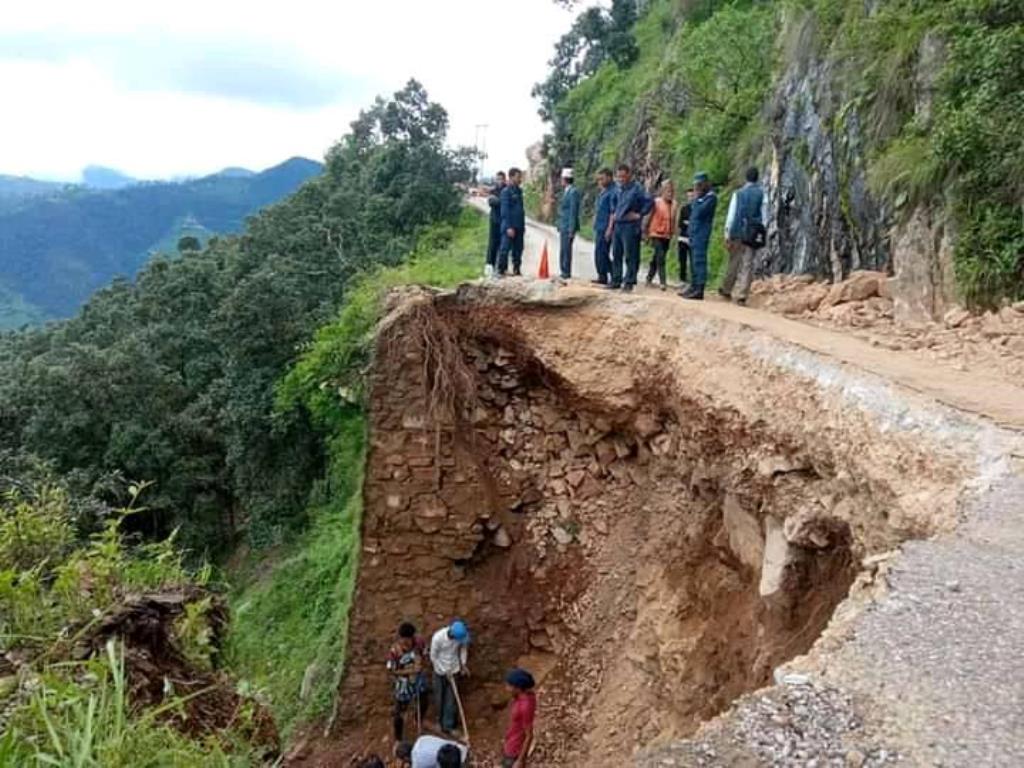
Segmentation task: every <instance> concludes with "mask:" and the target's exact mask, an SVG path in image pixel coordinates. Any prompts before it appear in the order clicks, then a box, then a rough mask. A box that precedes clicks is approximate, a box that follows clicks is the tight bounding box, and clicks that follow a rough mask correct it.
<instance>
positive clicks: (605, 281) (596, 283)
mask: <svg viewBox="0 0 1024 768" xmlns="http://www.w3.org/2000/svg"><path fill="white" fill-rule="evenodd" d="M590 284H591V285H603V286H607V285H608V281H607V280H600V279H598V280H591V281H590Z"/></svg>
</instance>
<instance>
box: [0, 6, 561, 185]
mask: <svg viewBox="0 0 1024 768" xmlns="http://www.w3.org/2000/svg"><path fill="white" fill-rule="evenodd" d="M4 5H5V7H4V10H3V14H2V15H0V104H3V110H2V117H0V173H4V174H14V175H25V176H33V177H36V178H44V179H54V180H62V181H76V180H78V179H79V177H80V173H81V169H82V168H83V167H85V166H86V165H104V166H109V167H112V168H116V169H118V170H120V171H122V172H124V173H127V174H128V175H130V176H134V177H136V178H144V179H157V178H171V177H175V176H188V175H199V174H204V173H211V172H214V171H217V170H220V169H221V168H224V167H228V166H243V167H246V168H251V169H253V170H260V169H263V168H266V167H269V166H271V165H274V164H276V163H279V162H281V161H283V160H285V159H287V158H289V157H292V156H295V155H302V156H305V157H311V158H313V159H322V158H323V155H324V153H325V152H326V150H327V149H328V148H329V147H330V146H331V144H333V143H334V142H335V141H337V140H338V139H339V138H340V137H341V136H342V135H343V134H344V133H346V132H347V130H348V125H349V122H350V121H351V120H352V119H353V118H354V117H355V116H356V115H357V114H358V112H359V110H360V108H362V107H365V106H367V105H368V104H370V103H371V102H372V101H373V99H374V97H375V96H376V95H378V94H383V95H388V94H391V93H393V92H394V91H396V90H398V89H400V88H401V87H402V86H403V85H404V84H405V82H406V81H407V80H408V79H409V78H410V77H415V78H416V79H418V80H419V81H420V82H422V83H423V84H424V86H425V87H426V88H427V91H428V92H429V94H430V96H431V98H432V99H433V100H435V101H438V102H440V103H441V104H442V105H443V106H444V107H445V108H446V109H447V110H448V113H449V117H450V120H451V131H450V141H451V143H453V144H467V145H474V144H476V143H477V141H478V137H479V141H480V143H481V144H483V143H486V150H487V153H488V155H489V157H488V160H487V161H486V162H485V164H484V168H485V171H487V170H493V169H495V168H498V167H507V166H509V165H514V164H522V163H525V149H526V147H527V146H528V145H530V144H532V143H533V142H535V141H537V140H538V139H539V138H540V137H541V136H542V135H543V132H544V126H543V124H542V123H541V121H540V118H539V117H538V116H537V105H536V103H535V102H534V100H533V99H532V97H531V96H530V89H531V87H532V86H533V84H534V83H535V82H537V81H538V80H542V79H543V78H544V77H545V75H546V69H547V61H548V59H550V57H551V54H552V51H553V46H554V44H555V41H556V40H557V39H558V38H559V37H560V36H561V35H562V34H563V33H564V32H565V31H567V30H568V28H569V26H570V24H571V23H572V15H571V13H570V12H569V11H566V10H564V9H562V8H561V7H559V6H557V5H556V4H555V3H554V2H552V0H433V1H431V0H360V1H359V2H354V1H353V0H335V1H334V2H330V3H328V2H323V0H288V2H263V1H262V0H247V1H246V2H239V1H238V0H202V1H200V0H175V2H169V0H145V1H144V2H140V1H139V0H132V1H131V2H123V1H122V0H89V1H88V2H82V0H32V2H12V3H5V4H4ZM480 125H487V126H488V127H487V128H486V129H483V128H480V129H478V128H477V126H480Z"/></svg>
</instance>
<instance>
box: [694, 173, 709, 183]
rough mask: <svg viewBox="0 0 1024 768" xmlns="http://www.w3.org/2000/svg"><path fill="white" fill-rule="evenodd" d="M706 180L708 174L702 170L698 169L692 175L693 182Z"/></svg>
mask: <svg viewBox="0 0 1024 768" xmlns="http://www.w3.org/2000/svg"><path fill="white" fill-rule="evenodd" d="M707 180H708V175H707V174H706V173H704V171H698V172H697V173H695V174H694V175H693V183H694V184H699V183H700V182H702V181H707Z"/></svg>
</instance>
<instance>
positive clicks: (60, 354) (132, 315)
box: [0, 81, 472, 552]
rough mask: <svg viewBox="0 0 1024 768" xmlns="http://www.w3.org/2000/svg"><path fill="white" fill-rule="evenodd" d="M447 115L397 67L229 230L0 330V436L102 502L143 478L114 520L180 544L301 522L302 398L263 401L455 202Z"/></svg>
mask: <svg viewBox="0 0 1024 768" xmlns="http://www.w3.org/2000/svg"><path fill="white" fill-rule="evenodd" d="M447 129H448V116H447V113H446V112H445V110H444V109H443V108H442V107H441V106H440V105H438V104H436V103H434V102H432V101H430V99H429V97H428V95H427V93H426V91H425V90H424V89H423V87H422V86H421V85H420V84H419V83H417V82H415V81H410V82H409V83H408V84H407V85H406V87H405V88H403V89H402V90H401V91H399V92H398V93H396V94H394V96H393V97H392V98H390V99H378V100H377V101H376V102H374V104H373V105H372V106H371V107H370V108H369V109H367V110H365V111H364V112H363V113H362V114H361V115H360V116H359V117H358V118H357V119H356V121H355V122H353V124H352V130H351V132H350V133H349V134H348V135H347V136H345V137H344V138H343V139H342V140H341V141H339V142H338V143H337V144H336V145H335V146H334V147H333V148H332V149H331V150H330V152H329V153H328V156H327V165H326V170H325V172H324V174H323V175H321V176H318V177H315V178H313V179H312V180H310V181H308V182H307V183H306V184H304V185H303V186H302V187H301V188H300V189H299V190H298V191H297V192H296V193H295V194H293V195H292V196H291V197H289V198H287V199H286V200H284V201H282V202H280V203H278V204H276V205H272V206H270V207H268V208H265V209H263V210H262V211H261V212H260V213H259V214H258V215H257V216H255V217H253V218H252V219H250V220H249V222H248V223H247V226H246V230H245V232H244V233H243V234H242V235H241V236H239V237H222V238H215V239H213V240H211V241H210V242H209V243H208V244H207V246H206V248H204V249H201V250H192V249H191V248H188V249H184V250H188V253H189V258H187V259H168V258H157V259H155V260H153V261H151V262H150V263H149V264H148V265H146V266H145V267H144V268H143V270H142V271H141V272H140V274H139V276H138V278H137V280H136V281H135V282H134V283H130V282H128V281H125V280H119V281H115V282H114V283H113V284H111V285H110V286H109V287H108V288H105V289H103V290H101V291H99V292H98V293H97V294H95V295H94V296H93V297H92V299H90V301H89V302H88V303H87V304H86V306H85V307H84V308H83V309H82V311H81V312H80V313H79V314H78V315H77V316H76V317H74V318H72V319H71V320H68V321H66V322H64V323H60V324H55V325H52V326H48V327H46V328H42V329H36V330H32V331H29V332H25V333H20V334H11V335H8V336H4V337H0V450H2V449H4V448H7V449H10V450H17V451H26V452H32V453H34V454H36V455H38V456H40V457H42V458H44V459H46V460H48V461H49V462H50V463H51V464H52V465H53V466H54V469H55V470H56V471H57V472H58V473H60V474H61V475H62V476H64V477H66V478H67V479H68V483H69V485H70V486H71V487H72V489H73V490H74V491H75V492H82V493H85V494H93V493H95V494H98V495H99V497H100V498H103V499H106V500H109V501H111V502H117V501H119V500H117V499H114V498H110V495H111V494H112V493H113V491H109V490H106V489H107V488H109V486H110V484H109V482H108V478H109V477H110V476H111V475H112V474H114V475H119V476H123V477H125V478H128V479H129V480H147V481H153V483H154V484H153V487H152V488H151V489H150V490H149V491H148V492H147V496H146V506H147V509H148V511H147V512H146V513H139V514H136V515H133V516H132V517H131V518H129V520H128V521H127V523H126V524H127V525H134V526H135V527H136V528H137V529H138V530H140V531H142V532H144V533H146V534H148V535H152V536H161V535H166V534H168V533H169V532H170V531H171V530H173V529H174V528H175V527H179V526H180V528H181V532H180V537H181V540H182V543H183V544H184V545H185V546H187V547H190V548H192V549H193V550H194V551H199V552H202V551H207V550H209V551H213V552H216V551H217V550H221V549H223V548H225V547H226V546H228V545H230V544H231V543H232V541H233V538H234V536H235V535H236V531H237V528H238V525H239V523H240V521H242V520H246V521H248V533H249V535H250V537H251V539H252V540H253V541H255V542H257V543H266V542H269V541H273V540H274V539H275V538H276V537H278V536H279V535H280V533H281V531H282V530H284V529H286V528H288V527H289V526H292V525H295V524H297V523H299V522H301V520H302V517H301V513H302V511H303V509H304V508H305V504H306V500H307V498H306V497H307V495H308V493H309V490H310V487H311V485H312V482H313V481H314V479H315V478H317V477H319V476H320V475H321V473H322V468H323V461H324V454H323V447H322V446H321V445H320V443H319V438H318V437H317V436H316V433H315V430H313V429H311V428H310V425H309V424H308V423H307V422H306V421H305V416H304V415H303V414H302V412H295V413H290V414H288V415H287V416H281V415H277V414H275V412H274V408H273V403H274V392H275V387H276V386H277V382H278V380H279V379H280V378H281V377H282V375H283V374H284V373H285V371H286V370H287V369H288V368H289V366H290V365H291V363H292V362H293V361H294V360H295V359H296V357H297V356H298V354H299V353H300V352H301V350H302V348H303V345H304V344H306V343H307V342H308V341H309V340H310V339H311V338H312V336H313V333H314V331H315V330H316V329H317V328H318V327H319V326H321V325H322V324H324V323H325V322H326V321H328V320H329V319H330V318H332V317H333V316H334V314H335V313H336V312H337V310H338V307H339V306H340V304H341V301H342V298H343V296H344V295H345V291H346V288H347V285H348V282H349V281H350V279H351V278H352V277H353V276H354V275H356V274H357V273H358V272H360V271H362V270H365V269H369V268H373V267H374V266H376V265H380V264H393V263H396V262H398V261H400V260H401V259H402V258H404V257H405V255H406V254H407V253H408V252H409V250H410V249H411V246H412V243H413V242H414V240H415V237H416V235H417V233H418V232H419V231H420V230H422V229H423V228H425V227H426V226H428V225H430V224H433V223H436V222H440V221H446V220H453V219H454V218H455V217H456V216H457V214H458V213H459V210H460V207H461V195H460V192H459V190H458V189H457V188H456V186H455V182H457V181H461V180H464V179H466V178H468V174H469V167H470V161H471V159H472V154H471V153H470V152H468V151H467V150H459V149H450V148H448V147H446V146H445V139H446V137H447ZM188 239H189V238H182V241H183V242H182V245H186V244H185V243H184V241H185V240H188ZM193 239H194V238H193ZM187 245H189V246H191V245H194V243H191V242H190V243H187Z"/></svg>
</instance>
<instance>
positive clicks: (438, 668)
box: [387, 619, 537, 768]
mask: <svg viewBox="0 0 1024 768" xmlns="http://www.w3.org/2000/svg"><path fill="white" fill-rule="evenodd" d="M469 644H470V635H469V628H468V627H467V626H466V624H465V622H463V621H460V620H458V619H456V620H454V621H452V622H450V623H449V624H448V625H446V626H444V627H441V628H440V629H438V630H437V631H436V632H434V633H433V635H431V638H430V643H429V644H428V643H427V642H426V641H425V640H424V638H422V637H420V636H419V635H418V634H417V632H416V627H415V626H414V625H413V624H410V623H408V622H406V623H403V624H401V625H400V626H399V628H398V636H397V638H396V639H395V641H394V643H393V645H392V646H391V649H390V651H389V652H388V656H387V669H388V672H389V673H390V675H391V682H392V710H391V717H392V729H393V732H394V738H395V757H396V758H397V759H398V761H399V763H400V764H401V765H403V766H409V768H463V767H464V766H466V765H468V762H467V761H468V757H469V746H468V744H463V743H461V741H460V740H459V739H461V738H466V733H465V728H466V723H465V722H461V723H460V718H464V717H465V712H464V710H463V706H462V700H461V698H460V696H459V687H458V681H459V680H465V679H466V678H468V677H469ZM428 668H429V671H430V674H431V677H432V685H431V684H429V683H428V679H427V671H428ZM505 685H506V688H507V689H508V692H509V696H510V704H509V715H508V725H507V728H506V731H505V738H504V740H503V742H502V767H503V768H526V765H527V759H528V757H529V753H530V748H531V747H532V746H533V738H534V734H533V724H534V719H535V717H536V711H537V699H536V696H535V694H534V691H533V689H534V685H535V683H534V679H533V676H532V675H531V674H530V673H529V672H528V671H526V670H525V669H521V668H516V669H513V670H511V671H510V672H509V673H508V674H507V675H506V677H505ZM431 695H433V699H434V706H435V708H436V710H437V730H438V733H439V735H434V734H429V733H427V734H425V733H423V731H424V726H425V720H426V716H427V711H428V709H429V703H430V698H431ZM410 710H411V712H412V713H413V714H414V715H415V719H416V723H417V738H416V739H415V740H414V741H410V740H407V739H406V738H405V736H406V723H405V720H406V717H407V716H408V713H409V712H410Z"/></svg>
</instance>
